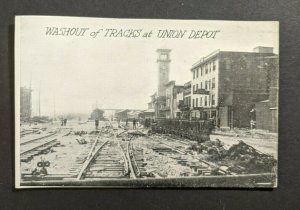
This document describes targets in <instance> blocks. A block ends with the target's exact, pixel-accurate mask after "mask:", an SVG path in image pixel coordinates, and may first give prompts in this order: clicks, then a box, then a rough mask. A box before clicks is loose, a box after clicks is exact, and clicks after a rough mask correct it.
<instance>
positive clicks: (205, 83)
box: [205, 81, 207, 90]
mask: <svg viewBox="0 0 300 210" xmlns="http://www.w3.org/2000/svg"><path fill="white" fill-rule="evenodd" d="M205 90H207V81H205Z"/></svg>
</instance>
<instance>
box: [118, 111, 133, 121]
mask: <svg viewBox="0 0 300 210" xmlns="http://www.w3.org/2000/svg"><path fill="white" fill-rule="evenodd" d="M128 112H130V110H129V109H124V110H120V111H118V112H116V114H115V117H116V119H117V120H118V121H119V120H120V121H125V120H127V119H128V115H127V113H128Z"/></svg>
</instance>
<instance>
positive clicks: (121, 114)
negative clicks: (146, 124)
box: [115, 109, 143, 121]
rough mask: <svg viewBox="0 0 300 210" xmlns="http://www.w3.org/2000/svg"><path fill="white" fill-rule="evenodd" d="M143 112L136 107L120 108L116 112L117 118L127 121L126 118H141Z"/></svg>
mask: <svg viewBox="0 0 300 210" xmlns="http://www.w3.org/2000/svg"><path fill="white" fill-rule="evenodd" d="M141 114H143V112H142V111H141V110H136V109H131V110H130V109H124V110H120V111H118V112H116V113H115V117H116V119H117V120H120V121H126V120H132V119H134V118H135V119H138V118H140V115H141Z"/></svg>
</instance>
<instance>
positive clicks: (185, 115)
mask: <svg viewBox="0 0 300 210" xmlns="http://www.w3.org/2000/svg"><path fill="white" fill-rule="evenodd" d="M191 84H192V82H191V81H189V82H187V83H185V84H184V85H183V91H182V97H183V101H182V102H179V104H178V108H179V109H180V118H181V119H187V120H189V119H190V117H191V105H192V104H191V98H192V96H191V87H192V85H191Z"/></svg>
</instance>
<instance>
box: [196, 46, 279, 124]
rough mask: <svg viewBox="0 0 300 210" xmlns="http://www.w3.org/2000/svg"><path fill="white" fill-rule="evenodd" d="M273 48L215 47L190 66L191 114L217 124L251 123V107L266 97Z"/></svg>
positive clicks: (268, 87)
mask: <svg viewBox="0 0 300 210" xmlns="http://www.w3.org/2000/svg"><path fill="white" fill-rule="evenodd" d="M273 55H274V54H273V48H270V47H258V48H255V49H254V50H253V52H231V51H220V50H217V51H215V52H213V53H211V54H209V55H208V56H206V57H203V58H201V59H200V60H199V61H198V62H197V63H195V64H194V65H193V66H192V68H191V73H192V78H193V79H192V81H191V86H192V91H191V100H192V103H191V107H190V108H191V118H192V119H211V120H213V121H214V123H215V125H217V126H220V127H226V128H230V127H231V128H232V127H250V120H251V119H250V118H251V114H250V111H251V109H253V107H254V106H255V103H256V102H259V101H263V100H266V99H268V97H269V90H270V70H268V69H267V68H266V65H270V59H268V57H270V56H273Z"/></svg>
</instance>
